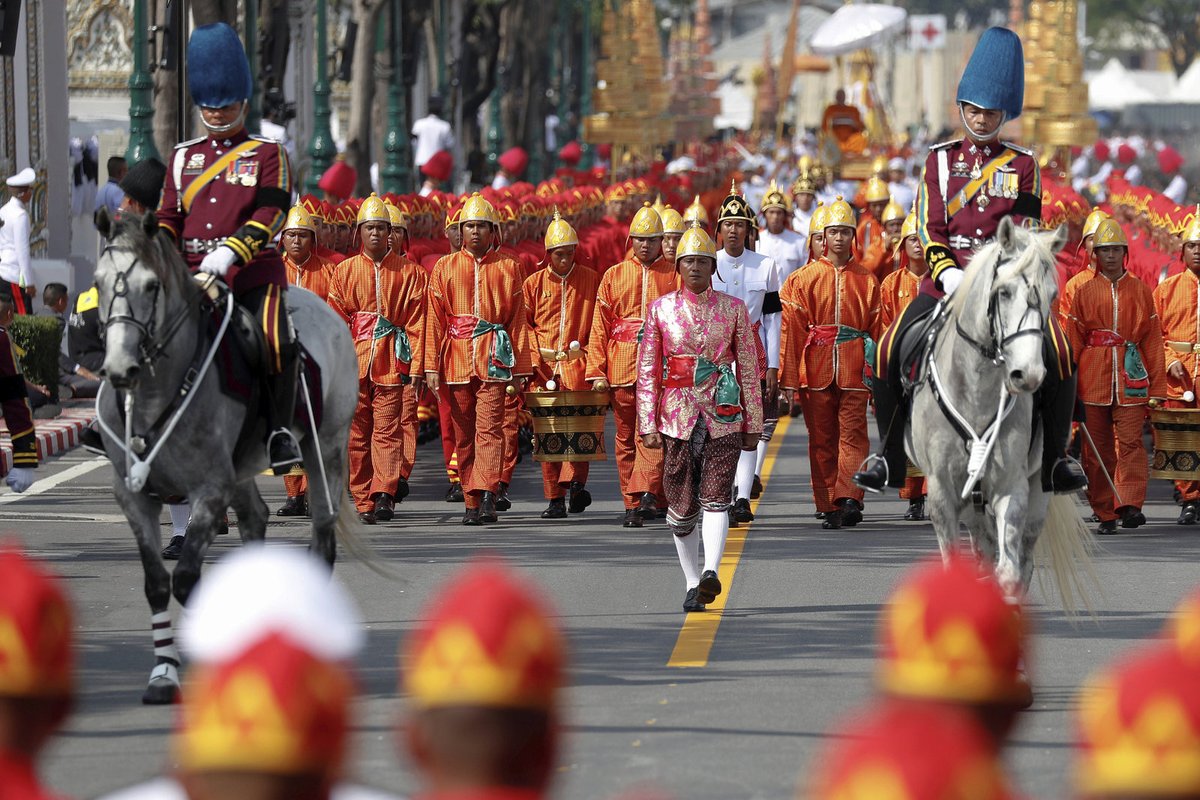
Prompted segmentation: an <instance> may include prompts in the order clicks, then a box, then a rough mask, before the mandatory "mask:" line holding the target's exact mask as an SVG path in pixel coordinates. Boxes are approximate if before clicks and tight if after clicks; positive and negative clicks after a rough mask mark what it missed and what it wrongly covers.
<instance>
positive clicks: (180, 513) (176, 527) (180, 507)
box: [167, 503, 192, 536]
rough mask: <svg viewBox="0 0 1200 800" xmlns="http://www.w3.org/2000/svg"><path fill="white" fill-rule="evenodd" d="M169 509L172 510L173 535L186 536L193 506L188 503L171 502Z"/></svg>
mask: <svg viewBox="0 0 1200 800" xmlns="http://www.w3.org/2000/svg"><path fill="white" fill-rule="evenodd" d="M167 511H169V512H171V535H172V536H186V535H187V526H188V520H189V519H191V517H192V507H191V506H190V505H188V504H187V503H171V504H170V505H168V506H167Z"/></svg>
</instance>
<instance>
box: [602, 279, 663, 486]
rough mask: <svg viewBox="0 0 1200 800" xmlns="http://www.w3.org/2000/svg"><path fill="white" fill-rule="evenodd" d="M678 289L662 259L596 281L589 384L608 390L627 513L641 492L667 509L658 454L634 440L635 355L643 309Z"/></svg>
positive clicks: (660, 453)
mask: <svg viewBox="0 0 1200 800" xmlns="http://www.w3.org/2000/svg"><path fill="white" fill-rule="evenodd" d="M678 284H679V279H678V276H677V275H676V273H675V267H674V265H672V264H671V262H669V261H667V260H666V259H665V258H659V259H658V260H657V261H655V262H654V263H653V264H649V265H646V264H643V263H642V262H640V261H638V260H637V259H636V258H631V259H628V260H626V261H622V262H621V263H619V264H615V265H614V266H612V267H609V268H608V269H607V270H606V271H605V272H604V275H603V276H602V277H601V278H600V288H599V290H598V291H597V293H596V308H595V312H594V313H593V315H592V327H591V334H590V339H589V343H588V357H587V369H586V375H585V376H584V377H585V378H586V379H587V380H588V381H594V380H599V379H601V378H603V379H605V380H607V381H608V383H609V385H610V386H611V387H612V395H611V397H612V400H611V403H612V409H613V421H614V423H615V427H616V440H615V444H616V447H615V449H616V460H617V477H618V478H619V479H620V484H621V494H622V495H623V496H624V498H625V508H626V509H630V508H635V507H636V506H637V505H638V502H639V500H640V498H641V495H642V494H644V493H645V492H653V493H654V496H655V498H657V500H658V506H659V508H666V497H665V496H664V495H663V490H662V450H651V449H649V448H646V447H643V446H642V443H641V440H640V439H639V438H638V435H637V401H636V398H635V395H634V388H635V385H636V383H637V351H638V342H639V341H640V340H641V330H642V324H643V322H644V321H645V319H646V308H647V307H648V306H649V305H650V304H651V303H653V302H654V301H655V300H657V299H658V298H660V297H662V296H663V295H664V294H666V293H667V292H673V291H675V289H676V287H677V286H678Z"/></svg>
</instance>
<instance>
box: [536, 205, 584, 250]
mask: <svg viewBox="0 0 1200 800" xmlns="http://www.w3.org/2000/svg"><path fill="white" fill-rule="evenodd" d="M544 243H545V245H546V250H547V252H548V251H550V250H553V249H554V248H556V247H573V246H575V245H577V244H579V236H578V235H577V234H576V233H575V229H574V228H572V227H571V223H569V222H567V221H566V220H565V219H563V218H562V217H561V216H559V213H558V209H557V208H555V209H554V219H553V220H551V221H550V227H548V228H546V238H545V240H544Z"/></svg>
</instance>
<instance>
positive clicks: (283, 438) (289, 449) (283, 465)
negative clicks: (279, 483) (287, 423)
mask: <svg viewBox="0 0 1200 800" xmlns="http://www.w3.org/2000/svg"><path fill="white" fill-rule="evenodd" d="M267 459H268V460H269V461H270V462H271V472H273V473H274V474H275V475H286V474H287V473H288V471H289V470H290V469H291V468H292V467H293V466H294V465H296V464H299V463H300V460H301V458H300V445H299V444H298V443H297V442H296V437H295V436H293V435H292V432H291V431H289V430H288V429H287V428H276V429H275V430H273V431H271V436H270V437H269V438H268V439H267Z"/></svg>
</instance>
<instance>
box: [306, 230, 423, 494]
mask: <svg viewBox="0 0 1200 800" xmlns="http://www.w3.org/2000/svg"><path fill="white" fill-rule="evenodd" d="M427 284H428V276H427V275H426V273H425V270H423V269H422V268H421V267H420V265H418V264H414V263H413V262H412V261H409V260H408V259H407V258H405V257H404V256H401V255H397V254H395V253H388V254H387V255H385V256H384V257H383V260H382V261H380V262H379V263H376V262H375V261H373V260H372V259H371V258H370V257H369V256H367V255H366V254H365V253H361V254H359V255H356V256H351V257H350V258H347V259H346V260H345V261H343V262H342V263H341V264H340V265H339V266H338V268H337V269H336V270H335V271H334V275H333V279H332V281H331V282H330V286H329V305H330V306H332V307H333V310H334V311H336V312H338V314H340V315H341V316H342V317H343V318H344V319H345V320H346V321H347V322H348V323H349V324H350V332H351V334H352V336H353V337H354V350H355V354H356V356H357V358H358V408H357V409H356V410H355V413H354V419H353V421H352V422H351V425H350V493H351V495H352V496H353V497H354V503H355V505H356V506H357V507H358V510H359V511H371V510H372V509H373V508H374V501H373V500H372V499H371V498H372V496H373V495H376V494H379V493H387V494H389V495H391V496H393V497H395V495H396V491H397V488H398V487H399V485H400V480H401V478H402V477H403V476H402V474H401V469H400V468H401V460H402V454H401V439H402V436H401V428H400V422H401V417H402V416H403V413H404V401H405V395H404V384H405V383H407V382H408V376H409V374H410V373H414V374H416V375H420V374H422V371H423V370H422V364H423V358H422V352H423V351H422V348H423V346H424V343H425V292H426V287H427Z"/></svg>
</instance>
